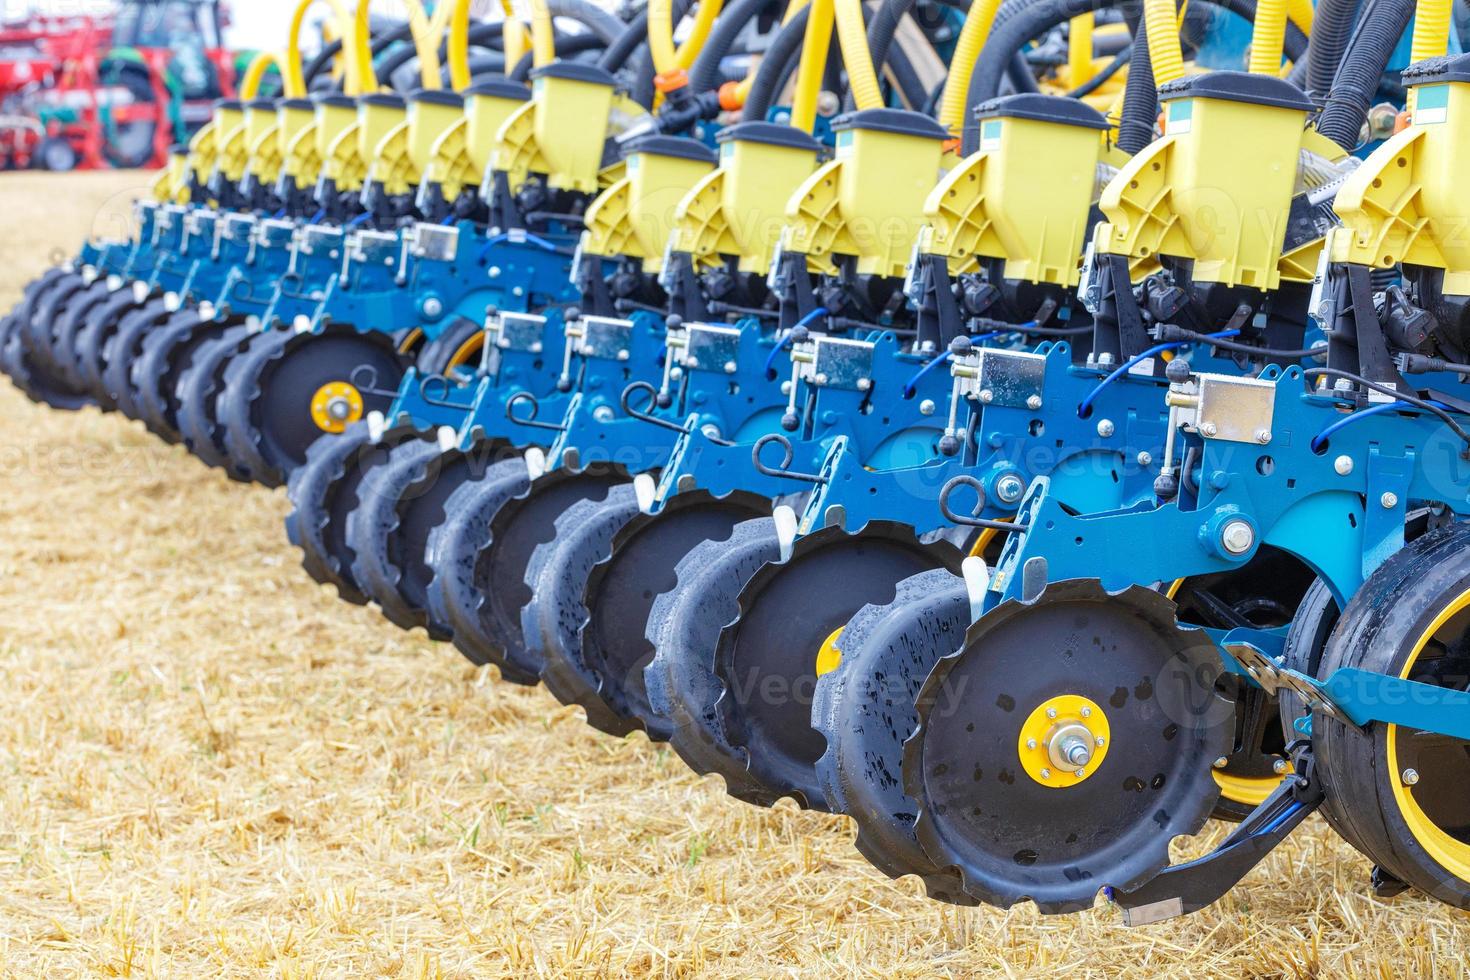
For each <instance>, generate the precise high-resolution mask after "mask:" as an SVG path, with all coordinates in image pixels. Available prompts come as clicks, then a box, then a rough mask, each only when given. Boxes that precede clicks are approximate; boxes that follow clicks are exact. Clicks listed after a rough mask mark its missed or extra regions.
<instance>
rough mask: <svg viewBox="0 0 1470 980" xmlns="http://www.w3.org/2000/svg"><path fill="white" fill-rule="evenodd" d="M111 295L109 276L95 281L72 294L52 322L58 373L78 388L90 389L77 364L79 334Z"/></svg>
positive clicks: (54, 367)
mask: <svg viewBox="0 0 1470 980" xmlns="http://www.w3.org/2000/svg"><path fill="white" fill-rule="evenodd" d="M110 295H111V293H110V291H109V290H108V288H107V280H105V279H97V280H95V281H93V283H92V284H91V285H90V286H88V287H87V288H86V289H84V290H82V291H81V292H80V293H78V294H77V295H76V296H74V297H72V300H71V302H69V303H67V304H66V308H65V309H63V310H62V311H61V313H60V314H59V315H58V316H57V318H56V322H55V323H53V324H52V326H51V349H52V355H53V358H52V364H53V369H54V371H55V372H56V375H57V377H59V378H61V379H62V380H63V381H65V382H66V384H67V385H68V386H69V387H71V388H74V389H76V390H77V391H88V390H90V388H89V385H88V383H87V379H86V378H84V377H82V373H81V370H80V368H79V367H78V365H77V334H79V333H80V332H81V330H82V327H83V326H84V325H85V324H86V322H87V317H88V315H89V314H91V312H92V311H93V310H95V309H96V308H97V307H98V306H100V305H102V304H103V303H105V302H106V301H107V298H108V296H110Z"/></svg>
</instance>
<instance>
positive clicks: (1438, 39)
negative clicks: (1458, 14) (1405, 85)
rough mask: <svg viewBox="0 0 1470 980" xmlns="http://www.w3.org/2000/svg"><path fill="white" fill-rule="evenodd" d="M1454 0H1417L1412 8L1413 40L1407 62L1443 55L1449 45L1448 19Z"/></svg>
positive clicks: (1453, 11) (1452, 10) (1451, 15)
mask: <svg viewBox="0 0 1470 980" xmlns="http://www.w3.org/2000/svg"><path fill="white" fill-rule="evenodd" d="M1454 13H1455V4H1454V0H1419V3H1418V4H1417V5H1416V6H1415V8H1414V40H1413V43H1412V45H1411V49H1410V53H1409V64H1411V65H1412V64H1415V63H1416V62H1420V61H1424V60H1426V59H1429V58H1440V57H1443V56H1444V55H1445V54H1446V53H1447V52H1448V51H1449V46H1450V20H1451V18H1452V17H1454Z"/></svg>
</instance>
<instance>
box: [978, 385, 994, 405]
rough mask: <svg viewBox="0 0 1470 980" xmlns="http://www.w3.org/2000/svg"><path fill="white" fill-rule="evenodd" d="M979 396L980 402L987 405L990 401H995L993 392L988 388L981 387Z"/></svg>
mask: <svg viewBox="0 0 1470 980" xmlns="http://www.w3.org/2000/svg"><path fill="white" fill-rule="evenodd" d="M979 397H980V404H982V405H989V404H990V403H991V402H993V401H995V392H993V391H991V390H990V389H989V388H981V389H980V396H979Z"/></svg>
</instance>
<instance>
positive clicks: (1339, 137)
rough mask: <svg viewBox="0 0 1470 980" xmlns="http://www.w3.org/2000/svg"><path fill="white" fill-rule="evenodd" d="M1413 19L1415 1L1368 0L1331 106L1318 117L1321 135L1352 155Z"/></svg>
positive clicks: (1330, 96) (1335, 81) (1329, 100)
mask: <svg viewBox="0 0 1470 980" xmlns="http://www.w3.org/2000/svg"><path fill="white" fill-rule="evenodd" d="M1412 16H1414V0H1368V3H1367V5H1366V6H1365V7H1364V9H1363V16H1362V17H1361V18H1360V20H1359V22H1358V29H1357V31H1356V32H1355V33H1354V35H1353V38H1352V40H1351V41H1350V42H1349V44H1348V50H1347V53H1346V54H1344V55H1343V58H1342V64H1341V65H1340V66H1339V67H1338V69H1337V76H1336V77H1335V78H1334V79H1333V81H1332V90H1331V92H1330V93H1329V94H1328V96H1327V105H1326V107H1324V108H1323V110H1322V114H1321V115H1320V116H1318V117H1317V132H1319V133H1321V134H1322V135H1323V136H1325V137H1327V138H1328V139H1330V140H1332V142H1334V143H1336V144H1337V145H1338V146H1340V147H1342V148H1343V149H1344V150H1347V151H1348V152H1350V153H1351V152H1352V151H1353V150H1355V149H1357V146H1358V143H1359V142H1360V141H1361V139H1362V133H1363V121H1364V120H1365V119H1367V118H1368V106H1369V105H1370V104H1371V103H1372V101H1373V96H1374V94H1375V93H1376V92H1377V91H1378V83H1379V82H1380V81H1381V80H1382V78H1383V72H1384V70H1385V69H1386V68H1387V67H1388V59H1389V58H1390V57H1392V56H1393V50H1394V48H1396V47H1398V43H1399V38H1400V37H1402V36H1403V33H1404V28H1406V27H1408V26H1409V18H1411V17H1412Z"/></svg>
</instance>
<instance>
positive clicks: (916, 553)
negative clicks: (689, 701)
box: [715, 521, 964, 810]
mask: <svg viewBox="0 0 1470 980" xmlns="http://www.w3.org/2000/svg"><path fill="white" fill-rule="evenodd" d="M834 559H836V560H835V561H834ZM963 559H964V555H963V554H962V553H961V552H960V551H959V549H957V548H955V547H954V546H953V545H952V544H950V543H949V542H948V541H947V540H943V539H939V540H935V541H933V542H932V543H929V544H925V543H923V542H921V541H920V540H919V539H918V537H917V536H916V535H915V534H914V533H913V530H912V529H911V528H909V527H908V526H906V525H903V524H899V523H897V522H893V521H870V522H869V523H868V524H866V525H865V526H864V527H863V528H862V530H860V531H859V532H858V533H856V534H853V533H849V532H847V531H846V530H844V529H843V528H841V527H837V526H832V527H825V528H821V529H819V530H817V531H815V532H813V533H811V534H808V535H806V536H804V537H802V538H800V539H798V540H797V541H796V543H795V545H794V547H793V548H792V552H791V557H790V558H788V559H786V560H784V561H772V562H768V563H766V564H765V565H763V566H762V567H761V568H759V569H757V570H756V572H755V573H754V574H752V575H751V576H750V577H749V579H747V580H746V582H745V586H744V588H742V589H741V591H740V597H739V606H740V614H739V616H737V617H736V618H735V619H734V620H732V621H731V622H730V623H728V624H727V625H726V626H725V627H724V628H723V629H722V630H720V638H719V643H718V645H717V647H716V650H715V676H716V678H717V680H718V683H719V684H720V686H721V688H722V694H721V697H720V700H719V708H720V711H721V713H722V715H723V726H724V731H725V734H726V737H727V738H729V740H730V744H731V745H733V746H735V747H736V748H739V749H740V750H741V751H743V752H744V753H745V757H746V764H747V766H748V768H749V769H750V772H751V774H752V775H753V776H754V777H755V778H757V779H759V780H761V782H762V783H764V784H765V785H766V786H767V787H769V788H770V789H771V790H772V791H773V792H776V793H779V794H780V795H782V796H790V797H791V798H792V799H794V800H796V801H797V802H798V803H799V804H801V806H803V807H805V808H808V809H813V810H823V809H825V808H826V799H825V796H824V794H823V793H822V789H821V786H820V784H819V782H818V780H817V776H816V771H815V768H814V764H815V762H816V760H817V758H818V757H819V756H820V755H821V753H822V746H821V738H820V737H819V736H818V735H817V733H816V732H814V731H812V728H811V700H810V698H811V693H812V692H813V691H814V690H815V687H816V681H817V679H816V661H815V657H816V654H817V651H818V650H819V649H820V647H821V644H822V643H823V641H825V640H826V639H827V637H828V635H830V634H831V633H832V632H833V631H834V630H836V629H838V628H840V627H841V626H842V625H843V624H844V623H846V622H847V621H848V620H849V619H850V618H851V617H852V616H853V615H854V614H855V613H857V611H858V610H860V609H861V608H862V607H863V606H864V605H866V604H868V603H869V602H881V603H887V602H891V601H892V600H893V596H894V590H895V589H896V588H897V586H898V583H899V582H901V581H902V580H903V579H905V578H908V577H909V576H911V575H915V574H917V573H919V572H921V571H924V570H926V569H928V568H936V567H941V568H942V567H947V568H949V569H950V571H952V572H955V573H956V574H958V572H959V569H960V562H961V561H962V560H963ZM856 568H861V569H863V570H864V574H862V575H855V574H854V573H853V571H854V569H856ZM834 576H835V577H834ZM819 616H820V617H821V619H820V620H819V619H818V617H819ZM793 633H795V634H796V635H797V636H799V637H800V638H801V639H800V640H799V641H798V640H797V639H796V637H793V635H792V634H793ZM771 681H778V682H779V683H778V684H773V685H771V686H770V687H769V689H768V682H771ZM741 691H746V692H749V694H750V696H749V697H747V698H742V697H741V696H740V693H739V692H741ZM758 692H759V693H758ZM778 692H779V693H778Z"/></svg>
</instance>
